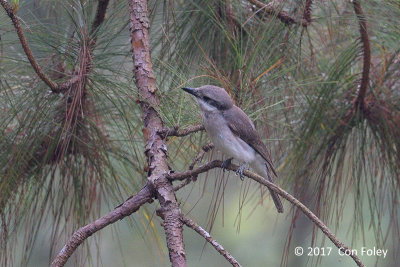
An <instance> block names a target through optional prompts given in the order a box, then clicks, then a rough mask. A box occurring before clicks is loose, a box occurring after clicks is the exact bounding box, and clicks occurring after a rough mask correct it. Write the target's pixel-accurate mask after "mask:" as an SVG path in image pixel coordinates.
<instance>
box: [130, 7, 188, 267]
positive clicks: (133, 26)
mask: <svg viewBox="0 0 400 267" xmlns="http://www.w3.org/2000/svg"><path fill="white" fill-rule="evenodd" d="M128 2H129V13H130V34H131V44H132V58H133V65H134V69H133V72H134V76H135V83H136V87H137V88H138V97H139V99H138V102H139V103H140V108H141V111H142V120H143V124H144V128H143V135H144V138H145V141H146V145H145V154H146V156H147V161H148V166H149V171H148V181H149V182H150V183H151V184H152V185H153V186H154V188H155V191H156V195H157V199H158V201H159V202H160V205H161V208H160V209H159V210H158V211H157V214H158V215H159V216H160V217H162V218H163V219H164V231H165V236H166V241H167V247H168V251H169V258H170V261H171V264H172V266H174V267H175V266H186V265H187V264H186V254H185V248H184V243H183V233H182V231H183V223H182V221H181V220H180V217H181V210H180V208H179V204H178V202H177V200H176V197H175V191H174V189H173V187H172V184H171V182H170V181H169V180H168V179H167V175H166V174H167V173H168V172H169V166H168V163H167V154H166V143H165V140H164V139H163V138H162V136H161V135H160V134H159V132H160V131H161V130H162V129H163V128H164V127H163V121H162V119H161V117H160V115H159V114H158V113H157V111H156V110H155V109H154V108H153V107H156V106H158V105H159V103H160V100H159V98H158V96H157V95H156V91H157V88H156V79H155V77H154V71H153V65H152V63H151V55H150V41H149V28H150V22H149V17H148V14H147V12H148V11H147V1H146V0H129V1H128Z"/></svg>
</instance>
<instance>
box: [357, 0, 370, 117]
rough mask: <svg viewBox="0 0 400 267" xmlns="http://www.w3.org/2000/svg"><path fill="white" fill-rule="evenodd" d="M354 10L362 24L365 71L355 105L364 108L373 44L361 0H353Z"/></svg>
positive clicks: (361, 33)
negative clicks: (370, 40)
mask: <svg viewBox="0 0 400 267" xmlns="http://www.w3.org/2000/svg"><path fill="white" fill-rule="evenodd" d="M353 7H354V12H355V13H356V15H357V18H358V24H359V25H360V35H361V42H362V44H363V57H364V59H363V71H362V77H361V82H360V87H359V91H358V96H357V99H356V101H355V106H356V107H358V108H360V109H361V110H364V108H365V95H366V93H367V88H368V83H369V70H370V66H371V46H370V43H369V38H368V31H367V22H366V18H365V15H364V12H363V10H362V8H361V4H360V1H359V0H354V1H353Z"/></svg>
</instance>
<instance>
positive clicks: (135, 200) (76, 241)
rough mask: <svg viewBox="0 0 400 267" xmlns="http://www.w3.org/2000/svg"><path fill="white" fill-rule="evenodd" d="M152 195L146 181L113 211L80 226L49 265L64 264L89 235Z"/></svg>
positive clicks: (118, 218) (58, 266) (130, 210)
mask: <svg viewBox="0 0 400 267" xmlns="http://www.w3.org/2000/svg"><path fill="white" fill-rule="evenodd" d="M153 196H154V190H152V188H151V186H150V184H149V183H148V184H146V185H145V186H144V187H143V188H142V189H141V190H140V191H139V192H138V193H137V194H135V195H133V196H132V197H130V198H129V199H127V200H126V201H125V202H124V203H123V204H122V205H121V206H119V207H117V208H115V209H114V210H113V211H111V212H109V213H108V214H106V215H104V216H103V217H101V218H99V219H97V220H95V221H94V222H92V223H89V224H88V225H86V226H84V227H82V228H80V229H79V230H78V231H76V232H75V233H74V234H73V235H72V237H71V238H70V239H69V240H68V242H67V243H66V244H65V245H64V247H63V248H62V250H61V251H60V252H59V253H58V255H57V257H56V258H55V259H54V261H53V262H52V263H51V266H52V267H60V266H64V264H65V263H66V262H67V260H68V259H69V257H71V255H72V254H73V253H74V251H75V250H76V249H77V248H78V246H80V245H81V244H82V243H83V241H85V240H86V239H87V238H88V237H89V236H91V235H93V234H94V233H96V232H97V231H99V230H101V229H103V228H104V227H106V226H108V225H110V224H112V223H114V222H116V221H118V220H121V219H123V218H125V217H126V216H129V215H131V214H132V213H134V212H136V211H137V210H138V209H139V208H140V207H141V206H142V205H143V204H145V203H146V202H149V201H152V198H153Z"/></svg>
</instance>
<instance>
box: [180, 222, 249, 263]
mask: <svg viewBox="0 0 400 267" xmlns="http://www.w3.org/2000/svg"><path fill="white" fill-rule="evenodd" d="M181 220H182V222H183V223H184V224H185V225H186V226H187V227H189V228H191V229H193V230H194V231H196V232H197V233H198V234H199V235H201V236H202V237H204V239H205V240H207V242H208V243H210V244H211V245H212V246H213V247H214V248H215V250H216V251H218V252H219V254H221V255H222V256H224V258H225V259H226V260H227V261H229V263H230V264H232V266H236V267H239V266H242V265H240V263H239V262H238V261H237V260H236V259H235V258H234V257H233V256H232V255H231V254H230V253H229V252H228V251H226V250H225V249H224V247H223V246H221V245H220V244H219V243H218V242H217V241H216V240H215V239H214V238H213V237H212V236H211V235H210V234H209V233H208V232H207V231H206V230H204V229H203V228H202V227H201V226H200V225H198V224H197V223H195V222H194V221H193V220H191V219H189V218H185V217H183V216H182V217H181Z"/></svg>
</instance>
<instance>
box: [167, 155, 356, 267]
mask: <svg viewBox="0 0 400 267" xmlns="http://www.w3.org/2000/svg"><path fill="white" fill-rule="evenodd" d="M221 165H222V161H220V160H214V161H211V162H208V163H207V164H205V165H203V166H200V167H199V168H197V169H194V170H191V171H184V172H179V173H173V174H170V175H169V179H171V180H183V179H185V178H187V177H190V176H193V175H198V174H200V173H203V172H206V171H208V170H210V169H213V168H218V167H221ZM227 169H229V170H231V171H236V170H237V169H238V166H236V165H234V164H230V165H229V166H228V167H227ZM243 174H244V175H245V176H247V177H249V178H250V179H252V180H254V181H256V182H258V183H260V184H262V185H265V186H267V187H268V188H269V189H271V190H272V191H274V192H276V193H277V194H279V195H281V196H282V197H283V198H284V199H286V200H288V201H289V202H291V203H292V204H293V205H295V206H296V207H297V208H299V209H300V210H301V212H303V213H304V214H305V215H306V216H307V217H308V218H309V219H310V220H311V221H312V222H313V223H314V224H315V225H316V226H318V228H319V229H321V231H322V232H323V233H324V234H325V235H326V236H327V237H328V238H329V239H330V240H331V241H332V242H333V244H335V246H336V247H338V248H339V249H340V250H341V251H343V252H344V251H346V250H349V248H348V247H347V246H345V245H344V244H343V243H342V242H341V241H339V240H338V239H337V238H336V237H335V235H334V234H333V233H332V232H331V231H330V230H329V228H328V227H327V226H326V225H325V224H324V223H323V222H322V221H321V220H320V219H319V218H318V217H317V216H316V215H315V214H314V213H313V212H312V211H311V210H309V209H308V208H307V207H306V206H305V205H304V204H303V203H301V202H300V201H299V200H297V199H296V198H295V197H294V196H292V195H291V194H289V193H288V192H286V191H285V190H283V189H281V188H280V187H278V186H277V185H275V184H274V183H271V182H269V181H267V180H266V179H264V178H263V177H261V176H259V175H257V174H255V173H253V172H250V171H248V170H245V171H244V172H243ZM350 257H352V258H353V260H354V261H355V262H356V263H357V265H358V266H364V264H363V263H362V262H361V260H360V258H358V256H357V255H350Z"/></svg>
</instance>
